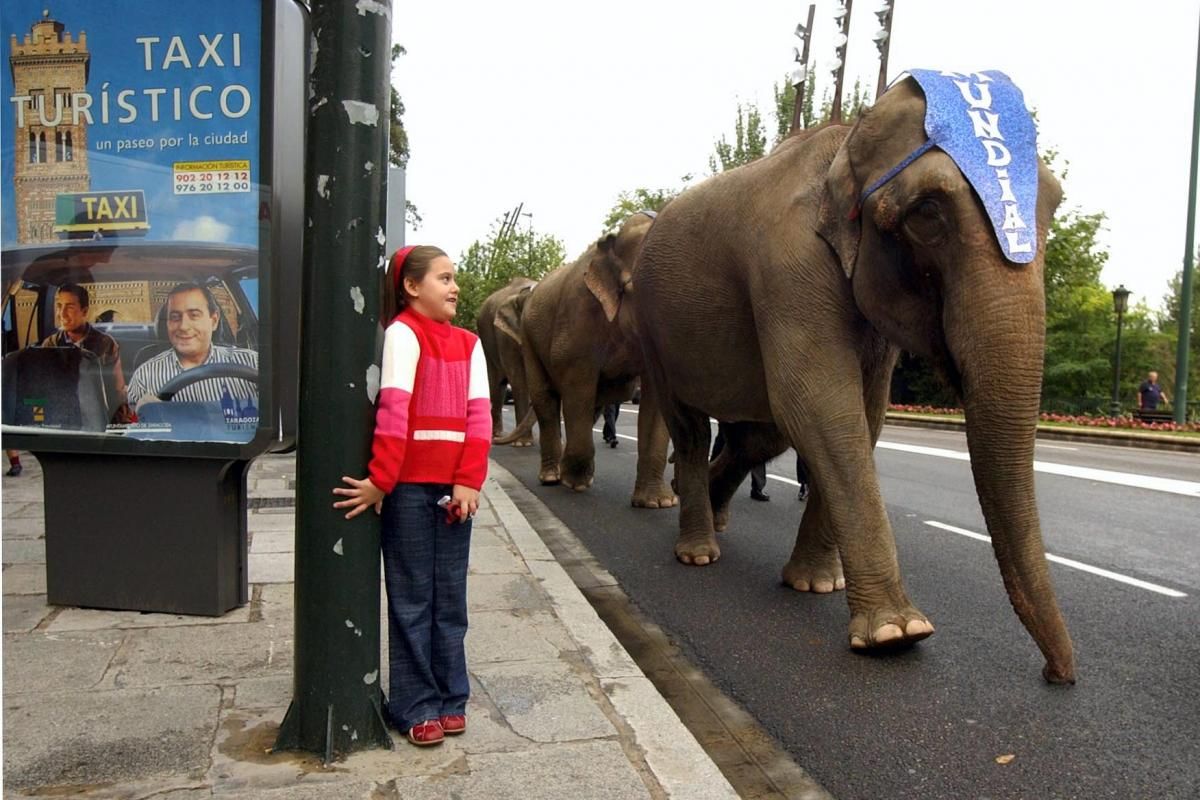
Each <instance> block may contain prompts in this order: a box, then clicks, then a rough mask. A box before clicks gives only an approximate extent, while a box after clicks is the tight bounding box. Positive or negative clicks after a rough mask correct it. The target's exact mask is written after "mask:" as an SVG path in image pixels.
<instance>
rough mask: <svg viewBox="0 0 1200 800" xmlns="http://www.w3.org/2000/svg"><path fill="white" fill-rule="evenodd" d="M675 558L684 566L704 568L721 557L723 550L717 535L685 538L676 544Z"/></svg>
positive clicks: (681, 536) (680, 538)
mask: <svg viewBox="0 0 1200 800" xmlns="http://www.w3.org/2000/svg"><path fill="white" fill-rule="evenodd" d="M675 557H676V558H677V559H679V560H680V561H682V562H683V563H684V564H691V565H693V566H696V567H703V566H707V565H708V564H711V563H712V562H714V561H716V560H717V559H718V558H720V557H721V548H720V546H719V545H718V544H717V537H716V535H715V534H711V533H710V534H707V535H698V536H684V535H683V534H682V533H681V534H680V535H679V541H677V542H675Z"/></svg>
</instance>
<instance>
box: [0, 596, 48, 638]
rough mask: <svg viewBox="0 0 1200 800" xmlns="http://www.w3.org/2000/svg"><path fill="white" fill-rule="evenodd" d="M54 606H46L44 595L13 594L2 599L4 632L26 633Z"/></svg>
mask: <svg viewBox="0 0 1200 800" xmlns="http://www.w3.org/2000/svg"><path fill="white" fill-rule="evenodd" d="M53 610H54V606H50V605H46V595H44V594H14V595H7V596H5V598H4V632H5V633H28V632H29V631H31V630H33V629H34V628H36V627H37V625H38V623H39V622H41V621H42V620H43V619H45V618H46V617H47V616H48V615H49V614H50V612H51V611H53Z"/></svg>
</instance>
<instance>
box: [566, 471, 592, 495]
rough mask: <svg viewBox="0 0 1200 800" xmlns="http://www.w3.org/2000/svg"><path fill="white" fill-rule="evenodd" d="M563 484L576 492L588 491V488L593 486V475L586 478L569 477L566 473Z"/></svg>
mask: <svg viewBox="0 0 1200 800" xmlns="http://www.w3.org/2000/svg"><path fill="white" fill-rule="evenodd" d="M562 485H563V486H565V487H567V488H568V489H572V490H574V491H576V492H586V491H587V490H588V489H590V488H592V477H591V476H588V477H586V478H569V477H567V476H565V475H564V476H563V479H562Z"/></svg>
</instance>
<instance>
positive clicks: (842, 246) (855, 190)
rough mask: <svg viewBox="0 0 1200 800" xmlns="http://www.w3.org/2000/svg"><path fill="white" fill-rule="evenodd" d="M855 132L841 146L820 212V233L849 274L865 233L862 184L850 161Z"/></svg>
mask: <svg viewBox="0 0 1200 800" xmlns="http://www.w3.org/2000/svg"><path fill="white" fill-rule="evenodd" d="M851 136H853V133H851ZM851 136H847V137H846V139H845V141H843V142H842V146H841V147H839V148H838V151H837V154H836V155H835V156H834V157H833V163H832V164H830V165H829V172H827V173H826V175H825V191H824V193H823V194H822V195H821V210H820V211H819V212H818V215H817V233H818V234H820V236H821V238H822V239H824V240H825V241H826V242H828V243H829V246H830V247H832V248H833V251H834V252H835V253H837V257H838V261H840V262H841V263H842V269H843V270H844V271H845V273H846V277H847V278H849V277H851V276H852V275H853V274H854V264H855V262H856V261H857V260H858V241H859V238H860V237H861V235H862V222H861V220H860V219H859V211H860V209H859V206H858V197H859V193H860V192H861V191H862V185H861V183H860V182H859V180H858V179H857V178H856V177H855V176H854V168H853V166H852V165H851V164H850V150H849V147H848V145H849V144H850V138H851Z"/></svg>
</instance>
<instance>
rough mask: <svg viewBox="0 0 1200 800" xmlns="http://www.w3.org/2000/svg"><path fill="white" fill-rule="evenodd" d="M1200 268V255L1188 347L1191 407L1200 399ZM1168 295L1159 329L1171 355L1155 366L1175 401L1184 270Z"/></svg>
mask: <svg viewBox="0 0 1200 800" xmlns="http://www.w3.org/2000/svg"><path fill="white" fill-rule="evenodd" d="M1198 265H1200V253H1198V254H1197V258H1196V260H1195V261H1194V262H1193V266H1192V270H1193V273H1192V318H1191V320H1190V326H1189V327H1190V330H1191V339H1190V341H1189V343H1188V400H1189V405H1190V404H1191V403H1193V402H1195V401H1196V400H1197V399H1200V324H1197V322H1196V320H1197V319H1198V318H1200V280H1198V279H1197V278H1198V277H1200V276H1197V275H1196V270H1197V268H1198ZM1167 290H1168V292H1167V294H1166V295H1165V296H1164V297H1163V311H1162V312H1161V313H1160V314H1159V317H1158V329H1159V332H1160V333H1161V335H1162V336H1163V337H1164V338H1165V339H1166V340H1167V341H1168V342H1169V346H1168V347H1167V348H1166V350H1167V352H1164V353H1161V354H1159V359H1158V360H1157V361H1156V362H1154V363H1153V364H1151V366H1150V367H1148V369H1150V368H1153V369H1156V370H1158V372H1159V373H1160V376H1159V377H1160V382H1161V383H1162V384H1163V386H1166V387H1167V391H1168V394H1170V395H1171V397H1172V398H1174V394H1173V393H1172V390H1173V389H1174V388H1175V369H1176V366H1177V365H1176V363H1175V359H1176V356H1177V352H1176V350H1177V348H1178V343H1179V330H1180V325H1179V313H1180V309H1181V307H1182V304H1183V270H1180V271H1179V272H1176V273H1175V275H1174V276H1173V277H1172V278H1171V280H1170V281H1169V282H1168V283H1167Z"/></svg>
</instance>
